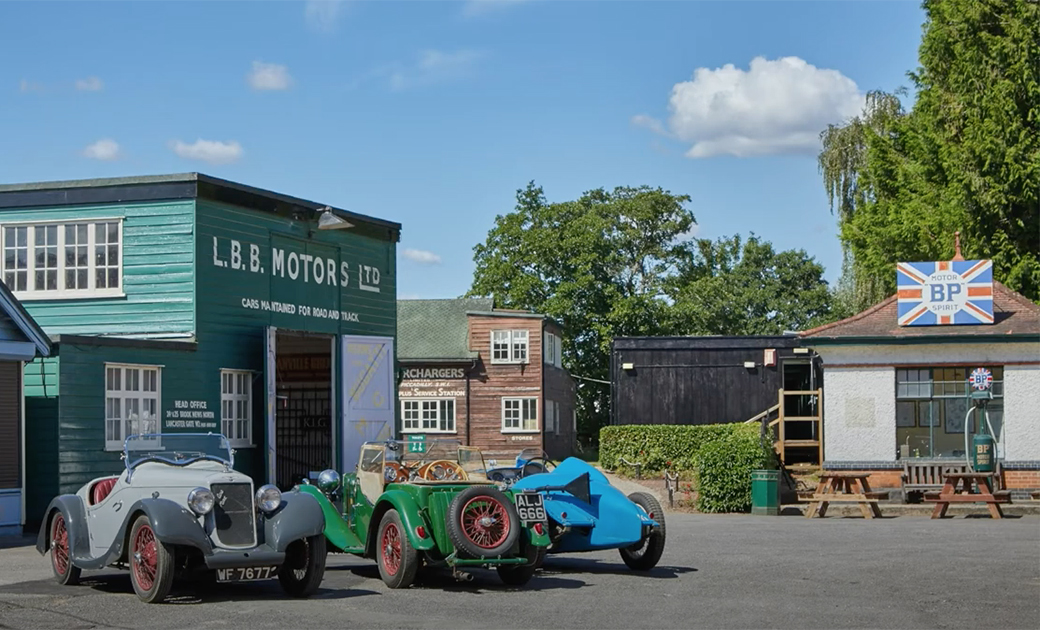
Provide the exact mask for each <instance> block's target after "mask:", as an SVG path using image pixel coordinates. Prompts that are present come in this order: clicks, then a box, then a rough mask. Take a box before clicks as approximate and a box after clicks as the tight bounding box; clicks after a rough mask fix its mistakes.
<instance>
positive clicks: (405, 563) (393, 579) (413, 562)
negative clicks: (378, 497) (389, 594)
mask: <svg viewBox="0 0 1040 630" xmlns="http://www.w3.org/2000/svg"><path fill="white" fill-rule="evenodd" d="M376 562H377V563H378V564H379V575H380V576H381V577H382V578H383V582H385V583H386V585H387V586H389V587H390V588H408V587H409V586H411V585H412V582H414V581H415V574H416V572H417V571H418V570H419V554H418V552H417V551H416V550H415V547H413V546H412V543H411V542H410V541H409V540H408V534H407V533H406V532H405V530H404V525H402V524H401V516H400V515H399V514H398V513H397V510H394V509H390V510H387V511H386V514H383V518H382V519H381V520H380V521H379V531H378V532H377V533H376Z"/></svg>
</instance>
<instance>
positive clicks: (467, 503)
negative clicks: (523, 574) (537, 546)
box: [448, 486, 520, 558]
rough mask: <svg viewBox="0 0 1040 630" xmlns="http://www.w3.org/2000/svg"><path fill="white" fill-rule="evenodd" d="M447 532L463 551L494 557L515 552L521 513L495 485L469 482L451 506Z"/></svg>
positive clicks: (472, 555)
mask: <svg viewBox="0 0 1040 630" xmlns="http://www.w3.org/2000/svg"><path fill="white" fill-rule="evenodd" d="M448 536H449V538H451V542H452V544H453V545H455V548H456V549H458V550H459V551H460V552H462V553H463V554H465V555H467V556H470V557H473V558H492V557H497V556H502V555H507V554H509V553H510V552H512V550H513V547H514V546H515V545H516V541H517V538H518V537H519V536H520V517H519V516H518V515H517V513H516V507H514V506H513V502H512V501H510V500H509V498H508V497H506V495H505V494H504V493H503V492H502V491H501V490H499V489H498V488H495V487H494V486H470V487H469V488H466V489H465V490H463V491H462V492H460V493H458V494H457V495H455V498H454V499H452V501H451V504H450V505H449V506H448Z"/></svg>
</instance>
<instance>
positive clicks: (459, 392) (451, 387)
mask: <svg viewBox="0 0 1040 630" xmlns="http://www.w3.org/2000/svg"><path fill="white" fill-rule="evenodd" d="M397 395H398V396H400V397H402V398H454V397H457V396H465V395H466V390H465V388H460V386H459V383H458V382H457V381H456V382H452V381H425V380H421V381H404V382H403V383H401V386H400V387H399V388H398V390H397Z"/></svg>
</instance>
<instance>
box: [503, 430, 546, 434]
mask: <svg viewBox="0 0 1040 630" xmlns="http://www.w3.org/2000/svg"><path fill="white" fill-rule="evenodd" d="M541 432H542V430H541V429H502V433H528V434H530V433H541Z"/></svg>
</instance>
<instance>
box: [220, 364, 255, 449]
mask: <svg viewBox="0 0 1040 630" xmlns="http://www.w3.org/2000/svg"><path fill="white" fill-rule="evenodd" d="M252 428H253V375H252V374H251V373H250V372H246V371H242V370H221V371H220V431H221V433H223V434H224V437H226V438H227V439H228V441H229V442H230V443H231V445H232V446H251V445H252V433H253V431H252Z"/></svg>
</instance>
